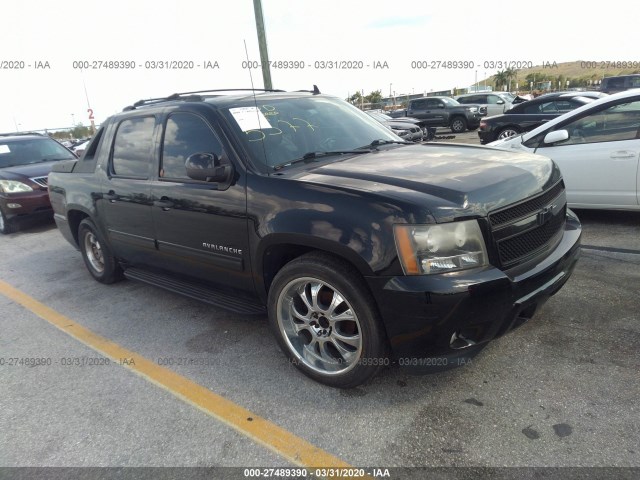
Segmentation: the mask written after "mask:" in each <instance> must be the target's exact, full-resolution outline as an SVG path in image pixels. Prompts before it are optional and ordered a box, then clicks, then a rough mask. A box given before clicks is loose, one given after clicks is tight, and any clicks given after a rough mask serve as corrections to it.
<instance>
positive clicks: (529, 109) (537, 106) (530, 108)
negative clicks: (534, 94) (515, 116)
mask: <svg viewBox="0 0 640 480" xmlns="http://www.w3.org/2000/svg"><path fill="white" fill-rule="evenodd" d="M522 110H523V113H542V112H540V104H539V103H536V104H535V105H527V106H526V107H524V108H523V109H522Z"/></svg>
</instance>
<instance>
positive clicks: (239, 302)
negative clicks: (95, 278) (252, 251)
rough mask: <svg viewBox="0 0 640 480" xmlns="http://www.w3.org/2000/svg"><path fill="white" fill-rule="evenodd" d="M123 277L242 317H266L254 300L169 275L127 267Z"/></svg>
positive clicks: (260, 306) (264, 311) (263, 309)
mask: <svg viewBox="0 0 640 480" xmlns="http://www.w3.org/2000/svg"><path fill="white" fill-rule="evenodd" d="M124 276H125V277H127V278H128V279H129V280H137V281H139V282H144V283H148V284H149V285H153V286H156V287H160V288H164V289H165V290H169V291H170V292H174V293H179V294H180V295H184V296H185V297H189V298H193V299H195V300H200V301H201V302H205V303H208V304H210V305H214V306H216V307H220V308H224V309H225V310H230V311H232V312H235V313H240V314H243V315H266V313H267V310H266V308H265V307H264V306H263V305H261V304H259V303H258V302H256V301H255V300H251V299H246V298H243V297H241V296H237V297H236V296H233V295H229V294H228V293H221V292H218V291H216V290H213V289H210V288H206V287H204V286H202V285H198V284H196V283H191V282H187V281H184V280H179V279H176V278H173V277H170V276H169V275H163V274H161V273H155V272H149V271H147V270H142V269H140V268H134V267H129V268H127V269H126V270H125V271H124Z"/></svg>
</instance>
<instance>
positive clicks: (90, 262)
mask: <svg viewBox="0 0 640 480" xmlns="http://www.w3.org/2000/svg"><path fill="white" fill-rule="evenodd" d="M78 245H79V246H80V251H81V252H82V259H83V260H84V264H85V265H86V266H87V270H89V273H90V274H91V276H92V277H93V278H95V279H96V280H97V281H98V282H100V283H106V284H109V283H114V282H117V281H118V280H121V279H122V268H120V265H119V264H118V262H117V260H116V259H115V257H114V256H113V253H112V252H111V247H109V244H108V243H107V242H106V241H105V239H104V238H103V237H102V235H101V234H100V232H99V231H98V229H97V228H96V226H95V225H94V223H93V222H92V221H91V220H89V219H88V218H85V219H84V220H82V221H81V222H80V225H79V226H78Z"/></svg>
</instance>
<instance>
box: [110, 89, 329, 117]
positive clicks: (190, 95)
mask: <svg viewBox="0 0 640 480" xmlns="http://www.w3.org/2000/svg"><path fill="white" fill-rule="evenodd" d="M314 87H315V85H314ZM316 88H317V87H316ZM215 92H284V90H276V89H267V88H219V89H215V90H197V91H195V92H181V93H174V94H171V95H169V96H168V97H160V98H147V99H143V100H138V101H137V102H135V103H134V104H133V105H129V106H128V107H125V108H123V109H122V111H123V112H127V111H130V110H135V109H136V108H138V107H142V106H143V105H153V104H155V103H162V102H170V101H172V100H202V97H200V96H198V94H200V93H215ZM318 93H319V92H318Z"/></svg>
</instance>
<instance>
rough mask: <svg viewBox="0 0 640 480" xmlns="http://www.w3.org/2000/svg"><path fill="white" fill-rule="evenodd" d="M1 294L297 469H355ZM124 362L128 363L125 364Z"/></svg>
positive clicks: (26, 300) (51, 313)
mask: <svg viewBox="0 0 640 480" xmlns="http://www.w3.org/2000/svg"><path fill="white" fill-rule="evenodd" d="M0 294H2V295H4V296H5V297H7V298H9V299H11V300H13V301H14V302H16V303H18V304H20V305H22V306H23V307H24V308H26V309H27V310H29V311H31V312H33V313H34V314H36V315H37V316H38V317H40V318H42V319H43V320H46V321H47V322H49V323H50V324H51V325H54V326H55V327H57V328H59V329H60V330H62V331H63V332H64V333H66V334H68V335H70V336H72V337H73V338H75V339H76V340H78V341H79V342H81V343H83V344H84V345H86V346H88V347H90V348H92V349H93V350H95V351H96V352H98V353H100V354H102V355H105V356H106V357H110V358H111V359H113V360H114V361H116V362H117V363H118V364H121V365H122V366H123V367H125V368H128V369H129V370H132V371H134V372H135V373H137V374H138V375H140V376H141V377H143V378H145V379H147V380H149V381H150V382H152V383H154V384H155V385H157V386H159V387H161V388H163V389H165V390H166V391H168V392H169V393H171V394H172V395H174V396H176V397H178V398H179V399H180V400H183V401H185V402H187V403H189V404H191V405H193V406H194V407H196V408H198V409H200V410H202V411H203V412H205V413H207V414H208V415H210V416H212V417H214V418H216V419H218V420H220V421H221V422H223V423H224V424H226V425H228V426H230V427H231V428H233V429H235V430H236V431H238V432H240V433H241V434H243V435H245V436H247V437H249V438H251V439H252V440H254V441H255V442H257V443H259V444H261V445H263V446H265V447H266V448H268V449H269V450H271V451H273V452H275V453H277V454H278V455H281V456H282V457H284V458H285V459H287V460H288V461H290V462H292V463H294V464H296V465H299V466H301V467H307V468H314V467H321V468H334V469H335V468H352V467H351V466H350V465H349V464H348V463H346V462H344V461H342V460H340V459H339V458H337V457H334V456H333V455H331V454H330V453H328V452H325V451H324V450H322V449H320V448H318V447H316V446H314V445H312V444H311V443H309V442H307V441H306V440H303V439H302V438H300V437H298V436H296V435H294V434H293V433H291V432H289V431H287V430H285V429H284V428H282V427H279V426H278V425H276V424H274V423H271V422H270V421H268V420H265V419H264V418H261V417H259V416H258V415H256V414H254V413H252V412H251V411H249V410H247V409H245V408H243V407H241V406H239V405H236V404H235V403H233V402H232V401H230V400H227V399H226V398H224V397H222V396H220V395H217V394H215V393H213V392H212V391H210V390H208V389H207V388H205V387H203V386H202V385H199V384H197V383H195V382H192V381H191V380H189V379H188V378H185V377H183V376H181V375H178V374H177V373H175V372H173V371H172V370H169V369H168V368H164V367H161V366H159V365H156V364H155V363H153V362H152V361H150V360H148V359H146V358H145V357H143V356H141V355H139V354H137V353H135V352H132V351H130V350H127V349H126V348H123V347H121V346H120V345H118V344H116V343H114V342H112V341H110V340H108V339H106V338H104V337H101V336H100V335H97V334H95V333H93V332H92V331H91V330H88V329H86V328H84V327H83V326H81V325H79V324H77V323H75V322H74V321H73V320H71V319H70V318H68V317H66V316H64V315H62V314H61V313H58V312H56V311H55V310H53V309H52V308H50V307H47V306H46V305H45V304H43V303H40V302H39V301H37V300H36V299H34V298H32V297H30V296H29V295H27V294H26V293H23V292H21V291H20V290H18V289H16V288H14V287H12V286H11V285H9V284H8V283H5V282H3V281H2V280H0ZM123 359H125V360H126V361H124V362H123ZM336 476H341V475H336Z"/></svg>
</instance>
